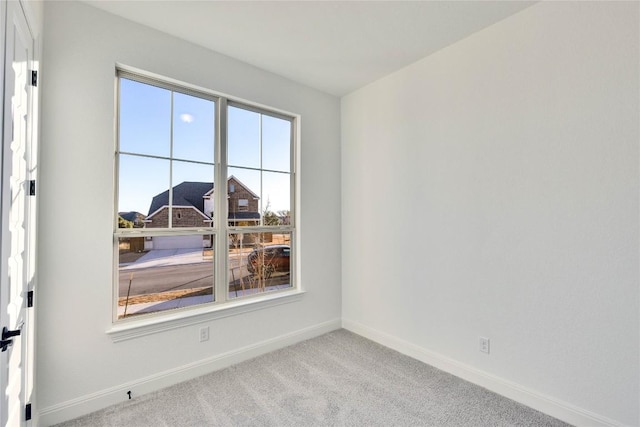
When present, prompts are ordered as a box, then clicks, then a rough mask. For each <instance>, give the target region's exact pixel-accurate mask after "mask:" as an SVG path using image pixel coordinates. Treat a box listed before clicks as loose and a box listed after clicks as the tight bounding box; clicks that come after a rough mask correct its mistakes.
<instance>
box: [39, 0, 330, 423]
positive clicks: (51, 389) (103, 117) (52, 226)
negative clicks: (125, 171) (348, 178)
mask: <svg viewBox="0 0 640 427" xmlns="http://www.w3.org/2000/svg"><path fill="white" fill-rule="evenodd" d="M45 16H46V20H45V33H44V41H45V46H44V67H43V69H42V76H41V87H42V91H43V98H42V102H43V114H42V118H43V121H42V145H41V149H42V151H41V178H40V184H39V194H40V203H41V204H40V222H39V227H40V228H39V229H40V235H39V239H40V240H39V243H40V246H39V264H38V268H39V277H40V283H39V285H40V291H39V294H38V296H37V304H38V327H39V329H38V343H37V344H38V348H37V350H38V376H37V392H38V403H39V410H40V412H41V414H42V418H41V424H42V425H48V424H50V423H52V422H57V421H61V420H63V419H65V418H68V417H70V416H77V415H80V413H82V412H86V411H89V410H93V409H96V407H98V406H100V405H104V404H105V403H110V402H112V401H113V399H114V396H115V397H116V398H117V399H119V400H124V399H125V398H126V394H125V390H120V388H119V387H123V386H127V384H132V383H133V384H134V385H136V384H137V386H138V388H139V389H140V390H142V391H145V390H149V389H152V388H153V387H155V386H157V385H158V384H160V383H162V382H163V381H164V383H166V382H171V381H174V380H175V379H176V372H177V371H176V369H178V368H184V369H185V372H184V376H185V378H186V376H188V375H191V374H192V373H193V372H194V370H193V369H191V370H190V368H194V367H196V368H197V367H198V366H199V364H200V363H202V361H211V360H214V359H215V358H216V357H218V356H220V357H222V358H223V359H224V360H225V361H227V362H228V361H230V360H231V361H232V360H234V352H236V351H239V352H241V353H242V352H244V353H242V354H254V353H255V352H256V351H264V350H266V349H268V348H270V347H269V346H271V347H273V346H277V345H283V344H284V343H286V342H290V341H292V340H295V339H301V338H302V337H306V336H309V335H313V334H315V333H320V332H322V331H324V330H327V329H331V328H336V327H339V326H340V321H339V319H340V315H341V293H340V280H341V276H340V271H341V266H340V263H341V256H340V206H339V196H338V195H339V194H340V171H339V167H338V170H335V169H334V168H335V167H336V165H339V164H340V129H339V126H340V112H339V111H340V105H339V100H338V99H337V98H335V97H332V96H329V95H326V94H323V93H320V92H318V91H315V90H312V89H309V88H307V87H304V86H301V85H299V84H296V83H293V82H291V81H289V80H286V79H284V78H281V77H278V76H275V75H273V74H270V73H267V72H263V71H261V70H259V69H256V68H254V67H251V66H248V65H246V64H243V63H240V62H238V61H235V60H232V59H230V58H228V57H225V56H222V55H219V54H216V53H214V52H211V51H207V50H205V49H202V48H199V47H196V46H194V45H192V44H189V43H186V42H184V41H181V40H178V39H176V38H172V37H170V36H167V35H164V34H162V33H159V32H156V31H153V30H151V29H148V28H146V27H142V26H139V25H136V24H133V23H131V22H129V21H125V20H123V19H121V18H117V17H115V16H112V15H109V14H106V13H105V12H102V11H99V10H97V9H94V8H92V7H90V6H86V5H84V4H78V3H72V2H46V6H45ZM116 62H118V63H123V64H127V65H129V66H133V67H137V68H140V69H144V70H148V71H151V72H155V73H158V74H161V75H165V76H168V77H172V78H175V79H178V80H182V81H185V82H189V83H192V84H195V85H199V86H202V87H206V88H210V89H213V90H216V91H220V92H223V93H227V94H230V95H233V96H238V97H242V98H245V99H249V100H252V101H255V102H259V103H263V104H265V105H270V106H273V107H276V108H280V109H284V110H287V111H291V112H295V113H299V114H301V116H302V148H301V153H302V154H301V156H302V159H301V178H300V179H301V194H302V196H301V212H300V213H301V229H302V232H301V233H302V235H301V241H300V244H301V251H302V253H303V255H304V256H303V259H302V265H301V268H302V285H303V287H304V289H305V290H306V291H307V293H306V294H305V295H304V296H303V298H302V299H301V300H300V301H297V302H292V303H289V304H285V305H280V306H277V307H272V308H268V309H264V310H260V311H254V312H251V313H248V314H245V315H242V316H233V317H227V318H223V319H219V320H216V321H211V322H209V323H206V324H205V325H209V326H210V329H211V339H210V340H209V341H208V342H205V343H199V342H198V329H199V327H200V326H201V325H195V326H191V327H185V328H181V329H178V330H173V331H170V332H165V333H160V334H154V335H150V336H146V337H144V338H138V339H133V340H129V341H124V342H120V343H113V342H112V340H111V338H110V337H108V336H107V335H106V334H105V331H106V330H107V329H108V328H109V327H110V326H111V300H112V262H113V259H112V258H113V257H112V225H111V224H112V215H113V211H114V208H113V196H112V195H113V191H114V184H113V182H114V176H113V157H114V68H115V64H116ZM265 343H266V344H265ZM247 349H249V350H250V351H249V352H248V353H247ZM256 349H258V350H256ZM238 357H240V356H238ZM212 358H213V359H212ZM236 360H237V359H236ZM225 363H226V362H225ZM214 364H215V363H214ZM207 366H209V365H207ZM167 372H170V373H172V374H171V375H169V374H167ZM166 375H168V377H167V376H166ZM177 377H178V378H180V372H178V374H177ZM167 378H168V379H167ZM141 379H144V384H138V383H136V381H141ZM147 381H150V382H151V383H153V384H151V385H149V383H148V382H147ZM154 381H155V382H154ZM145 387H146V388H145ZM135 394H136V391H135V390H134V395H135Z"/></svg>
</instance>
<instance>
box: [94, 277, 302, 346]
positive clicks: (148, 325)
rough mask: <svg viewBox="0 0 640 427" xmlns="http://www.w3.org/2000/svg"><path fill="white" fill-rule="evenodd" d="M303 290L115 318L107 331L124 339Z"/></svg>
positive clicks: (284, 300) (284, 299)
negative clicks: (139, 315) (142, 315)
mask: <svg viewBox="0 0 640 427" xmlns="http://www.w3.org/2000/svg"><path fill="white" fill-rule="evenodd" d="M304 293H305V292H304V291H300V290H298V289H293V290H287V291H283V292H278V291H273V292H268V293H266V294H264V295H261V296H258V297H256V296H251V298H239V299H238V300H235V301H230V302H225V303H217V304H216V303H215V302H213V303H211V304H204V305H202V306H199V307H197V308H194V307H188V308H186V309H184V310H172V311H161V312H158V313H156V315H154V314H150V315H147V316H144V317H139V318H132V319H131V322H129V321H128V320H127V319H122V320H118V321H117V322H116V323H114V324H113V326H112V327H111V328H110V329H109V330H107V331H106V333H107V334H108V335H110V336H111V338H112V339H113V342H120V341H126V340H130V339H133V338H138V337H144V336H147V335H151V334H155V333H158V332H164V331H170V330H172V329H178V328H183V327H185V326H191V325H197V324H200V323H204V322H209V321H211V320H215V319H221V318H223V317H229V316H237V315H239V314H243V313H247V312H250V311H255V310H261V309H264V308H269V307H274V306H277V305H281V304H288V303H291V302H296V301H300V300H301V299H302V296H303V294H304Z"/></svg>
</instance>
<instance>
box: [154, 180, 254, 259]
mask: <svg viewBox="0 0 640 427" xmlns="http://www.w3.org/2000/svg"><path fill="white" fill-rule="evenodd" d="M227 191H228V194H229V196H228V209H229V223H230V224H232V225H239V226H242V225H254V224H255V225H257V224H258V223H259V222H260V212H259V208H258V201H259V199H260V198H259V197H258V195H257V194H255V193H254V192H253V191H251V190H250V189H249V188H248V187H247V186H246V185H244V184H243V183H242V182H240V181H239V180H238V179H237V178H236V177H234V176H231V177H229V179H228V180H227ZM172 197H173V203H172V204H171V205H172V220H171V223H172V227H173V228H177V227H210V226H211V224H212V222H213V214H214V212H213V206H214V202H213V200H214V184H213V182H190V181H185V182H183V183H181V184H178V185H176V186H175V187H173V189H172ZM144 222H145V226H146V228H166V227H168V226H169V190H167V191H165V192H163V193H160V194H158V195H157V196H155V197H154V198H153V200H152V201H151V206H150V207H149V215H148V216H147V218H146V219H145V220H144ZM148 239H149V240H147V241H146V242H145V249H146V250H149V249H179V248H202V247H211V246H212V240H211V236H208V235H206V236H202V237H200V236H155V237H152V238H148Z"/></svg>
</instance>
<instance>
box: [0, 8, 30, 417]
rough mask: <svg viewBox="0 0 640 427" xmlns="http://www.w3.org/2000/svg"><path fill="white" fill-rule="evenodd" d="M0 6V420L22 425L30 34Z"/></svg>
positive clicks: (26, 377)
mask: <svg viewBox="0 0 640 427" xmlns="http://www.w3.org/2000/svg"><path fill="white" fill-rule="evenodd" d="M2 10H3V12H4V13H3V16H2V21H1V23H2V27H1V28H2V31H3V32H4V47H5V51H4V53H5V55H4V64H3V74H4V76H3V77H4V87H3V97H2V98H3V108H2V110H3V111H2V162H1V165H2V166H1V167H2V170H1V171H2V173H1V177H2V179H1V183H2V198H1V204H0V206H1V212H2V238H1V240H2V246H1V250H0V254H1V258H0V259H1V262H0V328H7V329H6V331H7V333H5V334H4V337H3V344H5V345H3V346H0V348H3V349H4V351H2V352H0V362H1V363H0V366H1V369H0V386H1V387H2V395H1V398H0V425H4V426H21V425H27V421H26V418H28V412H29V411H27V409H26V404H27V403H29V402H30V400H31V398H32V391H33V384H32V381H33V327H32V322H33V310H32V309H29V310H27V303H28V300H29V298H28V291H29V290H30V288H32V287H33V286H34V272H35V268H34V257H33V254H34V245H33V242H34V239H35V234H34V230H35V227H34V224H35V222H34V213H35V209H34V208H35V199H34V198H33V197H30V196H29V192H30V180H32V179H34V178H35V171H36V163H35V160H36V158H37V156H36V155H35V144H34V146H32V145H31V143H32V130H33V128H32V117H33V114H32V107H33V106H32V99H33V94H34V91H33V87H32V85H31V82H32V81H31V78H32V73H31V70H33V69H34V64H33V37H32V35H31V33H30V30H29V27H28V25H27V22H26V18H25V15H24V13H23V10H22V7H21V4H20V2H18V1H6V2H5V1H2ZM0 81H1V80H0ZM18 334H19V335H18ZM9 340H10V341H11V342H10V343H9Z"/></svg>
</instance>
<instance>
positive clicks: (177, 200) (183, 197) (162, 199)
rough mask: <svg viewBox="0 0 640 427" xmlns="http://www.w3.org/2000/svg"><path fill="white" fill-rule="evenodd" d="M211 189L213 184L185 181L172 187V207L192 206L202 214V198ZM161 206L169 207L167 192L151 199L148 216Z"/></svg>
mask: <svg viewBox="0 0 640 427" xmlns="http://www.w3.org/2000/svg"><path fill="white" fill-rule="evenodd" d="M212 188H213V182H191V181H185V182H183V183H181V184H178V185H176V186H175V187H173V203H172V204H173V206H193V207H195V208H196V209H198V210H199V211H200V212H204V199H203V198H202V196H204V195H205V194H206V193H207V192H208V191H209V190H211V189H212ZM163 206H169V190H167V191H164V192H162V193H160V194H158V195H157V196H155V197H154V198H153V200H152V201H151V207H149V215H151V214H152V213H154V212H156V211H157V210H158V209H160V208H162V207H163Z"/></svg>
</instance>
